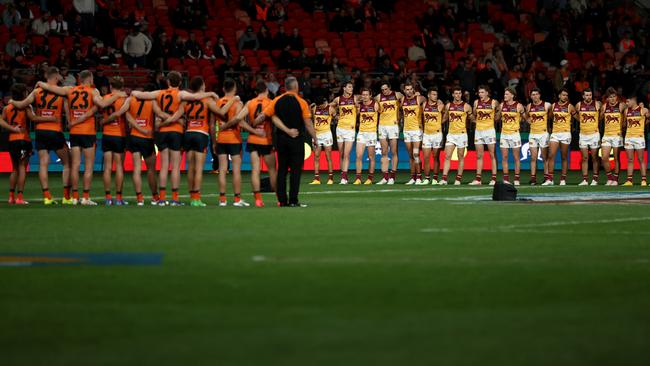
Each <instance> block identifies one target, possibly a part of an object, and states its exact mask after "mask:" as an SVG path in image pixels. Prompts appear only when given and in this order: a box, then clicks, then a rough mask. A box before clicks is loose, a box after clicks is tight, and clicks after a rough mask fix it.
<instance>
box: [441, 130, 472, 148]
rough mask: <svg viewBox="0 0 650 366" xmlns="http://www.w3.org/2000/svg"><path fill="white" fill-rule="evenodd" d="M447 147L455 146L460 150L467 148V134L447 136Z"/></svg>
mask: <svg viewBox="0 0 650 366" xmlns="http://www.w3.org/2000/svg"><path fill="white" fill-rule="evenodd" d="M445 145H455V146H456V147H457V148H459V149H464V148H466V147H467V134H466V133H450V134H447V142H446V143H445Z"/></svg>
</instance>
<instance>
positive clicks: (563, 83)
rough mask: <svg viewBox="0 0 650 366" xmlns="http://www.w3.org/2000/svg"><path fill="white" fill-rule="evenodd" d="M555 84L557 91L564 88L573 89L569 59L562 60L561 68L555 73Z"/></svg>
mask: <svg viewBox="0 0 650 366" xmlns="http://www.w3.org/2000/svg"><path fill="white" fill-rule="evenodd" d="M553 84H554V86H555V91H556V92H557V91H559V90H560V89H562V88H567V89H571V72H570V71H569V61H567V60H562V61H561V62H560V69H559V70H558V71H557V72H556V74H555V80H554V82H553Z"/></svg>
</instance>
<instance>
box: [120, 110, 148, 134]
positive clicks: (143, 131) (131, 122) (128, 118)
mask: <svg viewBox="0 0 650 366" xmlns="http://www.w3.org/2000/svg"><path fill="white" fill-rule="evenodd" d="M124 116H125V117H126V121H127V122H128V123H129V125H130V126H131V128H133V129H135V130H137V131H138V132H140V133H141V134H143V135H148V134H149V132H150V131H149V130H146V129H144V128H142V127H140V126H138V123H137V122H136V121H135V118H133V116H132V115H131V112H126V114H125V115H124Z"/></svg>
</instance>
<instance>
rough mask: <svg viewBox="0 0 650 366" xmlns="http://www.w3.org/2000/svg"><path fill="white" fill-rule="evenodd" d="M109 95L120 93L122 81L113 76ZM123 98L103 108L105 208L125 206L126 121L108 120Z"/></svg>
mask: <svg viewBox="0 0 650 366" xmlns="http://www.w3.org/2000/svg"><path fill="white" fill-rule="evenodd" d="M110 85H111V93H109V94H107V95H105V96H104V99H109V98H111V97H112V96H113V94H114V93H118V92H121V91H122V88H123V87H124V79H122V78H121V77H120V76H115V77H113V78H111V80H110ZM125 100H126V98H125V97H121V98H118V99H117V100H116V101H115V102H114V103H113V105H111V106H109V107H106V108H104V110H103V117H104V118H103V119H102V122H101V124H102V126H103V131H102V150H103V151H104V176H103V178H104V195H105V196H104V199H105V204H106V206H110V205H113V204H115V205H117V206H122V205H125V204H127V203H126V202H125V201H124V200H123V199H122V188H123V187H124V153H125V149H126V120H125V119H124V117H117V118H114V119H112V120H110V119H109V117H110V116H111V114H113V113H114V112H115V111H118V110H120V109H122V106H123V105H124V101H125ZM113 165H115V201H113V197H112V196H111V175H112V174H113Z"/></svg>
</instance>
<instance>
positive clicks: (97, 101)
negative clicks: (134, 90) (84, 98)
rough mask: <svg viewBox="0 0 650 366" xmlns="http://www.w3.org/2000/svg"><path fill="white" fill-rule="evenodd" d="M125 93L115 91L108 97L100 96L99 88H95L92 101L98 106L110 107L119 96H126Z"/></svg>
mask: <svg viewBox="0 0 650 366" xmlns="http://www.w3.org/2000/svg"><path fill="white" fill-rule="evenodd" d="M126 97H127V95H126V93H125V92H123V91H119V92H115V93H114V94H113V95H111V97H110V98H106V99H104V98H102V96H101V94H99V90H97V89H95V90H94V91H93V103H94V104H95V105H96V106H98V107H99V108H106V107H110V106H112V105H113V103H115V101H116V100H118V99H119V98H126Z"/></svg>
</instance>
